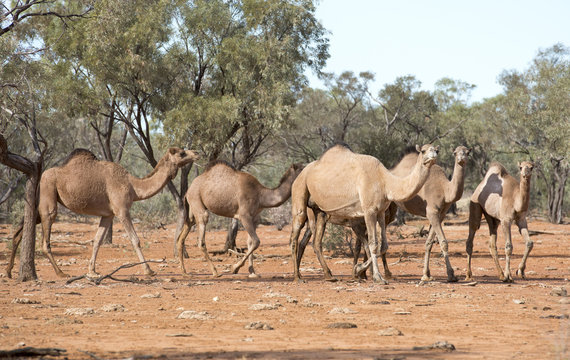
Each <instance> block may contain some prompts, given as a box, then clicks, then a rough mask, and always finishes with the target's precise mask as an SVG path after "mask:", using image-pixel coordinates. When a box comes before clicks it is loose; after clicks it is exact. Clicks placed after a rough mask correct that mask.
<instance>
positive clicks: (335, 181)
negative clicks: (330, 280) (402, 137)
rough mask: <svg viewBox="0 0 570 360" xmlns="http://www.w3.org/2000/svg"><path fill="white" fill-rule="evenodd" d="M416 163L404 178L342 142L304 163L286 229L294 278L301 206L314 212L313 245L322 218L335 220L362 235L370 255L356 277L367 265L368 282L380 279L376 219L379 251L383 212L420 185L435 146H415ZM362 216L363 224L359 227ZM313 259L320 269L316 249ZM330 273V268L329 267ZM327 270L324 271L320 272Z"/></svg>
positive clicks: (301, 223) (297, 277)
mask: <svg viewBox="0 0 570 360" xmlns="http://www.w3.org/2000/svg"><path fill="white" fill-rule="evenodd" d="M417 150H418V151H419V152H421V156H419V157H418V161H417V165H416V166H415V167H414V169H413V171H412V172H411V173H410V174H409V175H408V176H406V177H397V176H395V175H392V174H391V173H390V172H389V171H388V170H387V169H386V168H385V167H384V165H382V163H380V161H379V160H378V159H376V158H374V157H372V156H368V155H362V154H356V153H354V152H352V151H351V150H350V149H349V148H348V147H347V146H343V145H335V146H333V147H332V148H330V149H329V150H327V151H326V152H325V153H324V154H323V155H322V156H321V157H320V159H318V160H317V161H315V162H313V163H311V164H310V166H307V167H306V168H305V170H303V172H302V173H301V175H300V176H299V177H298V179H297V180H296V181H295V183H294V184H293V188H292V216H293V219H292V229H291V238H290V243H291V252H292V258H293V271H294V275H293V276H294V280H297V281H298V280H300V274H299V262H298V243H297V242H298V238H299V233H300V231H301V229H302V227H303V226H304V224H305V222H306V219H307V207H310V208H312V209H313V211H314V212H315V218H316V225H315V240H314V241H315V243H317V244H320V243H321V242H322V236H323V234H324V227H325V225H326V221H327V220H328V218H332V219H335V220H334V221H335V222H336V223H342V224H343V225H348V226H351V227H353V229H356V230H355V231H357V236H358V237H360V238H363V239H366V237H364V235H363V234H364V233H366V234H367V237H368V239H367V241H366V243H367V244H368V248H369V252H370V255H371V256H369V258H368V260H367V261H366V262H365V263H364V264H362V265H358V266H355V268H354V274H356V275H358V274H360V273H362V272H363V271H365V270H366V269H367V268H368V267H369V266H370V265H372V272H373V280H374V281H376V282H382V283H386V281H385V280H384V278H383V277H382V275H381V274H380V271H379V270H378V261H377V257H376V256H377V250H378V234H377V230H376V223H377V222H378V224H379V225H380V229H381V239H382V245H381V248H380V251H381V253H386V250H387V249H388V243H387V240H386V226H385V211H386V210H387V209H388V207H389V206H390V202H391V201H404V200H407V199H409V198H411V197H412V196H414V195H415V194H417V192H418V191H419V190H420V189H421V187H422V186H423V184H424V182H425V181H426V180H427V177H428V175H429V170H430V168H431V166H432V165H433V164H434V163H435V161H436V158H437V148H436V147H434V146H432V145H430V144H427V145H424V146H423V147H422V148H421V149H420V148H419V147H417ZM362 219H364V224H365V226H359V225H360V224H362ZM317 257H318V258H319V262H320V263H321V266H323V269H326V268H328V267H326V262H325V259H324V257H323V256H322V253H321V252H320V251H319V252H318V253H317ZM329 272H330V271H329ZM329 275H330V274H327V273H326V270H325V276H329Z"/></svg>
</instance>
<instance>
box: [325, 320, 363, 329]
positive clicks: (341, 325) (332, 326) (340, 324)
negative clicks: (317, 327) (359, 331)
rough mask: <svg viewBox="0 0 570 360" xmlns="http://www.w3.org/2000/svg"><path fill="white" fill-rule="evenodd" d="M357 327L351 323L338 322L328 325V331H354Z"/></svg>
mask: <svg viewBox="0 0 570 360" xmlns="http://www.w3.org/2000/svg"><path fill="white" fill-rule="evenodd" d="M356 327H357V326H356V324H353V323H349V322H337V323H332V324H328V325H327V329H354V328H356Z"/></svg>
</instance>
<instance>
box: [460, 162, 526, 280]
mask: <svg viewBox="0 0 570 360" xmlns="http://www.w3.org/2000/svg"><path fill="white" fill-rule="evenodd" d="M518 166H519V169H520V183H519V182H517V180H516V179H515V178H514V177H512V176H511V175H509V174H508V173H507V170H506V169H505V167H504V166H503V165H501V164H499V163H497V162H495V163H492V164H491V167H490V168H489V170H487V173H486V174H485V178H483V181H481V183H480V184H479V185H478V186H477V188H476V189H475V192H474V193H473V195H472V196H471V202H470V203H469V236H468V238H467V242H466V244H465V247H466V251H467V276H466V280H468V281H472V280H473V273H472V272H471V257H472V254H473V238H474V237H475V232H476V231H477V230H478V229H479V227H480V226H481V215H485V219H486V220H487V224H488V225H489V233H490V235H491V239H490V241H489V250H490V252H491V255H492V256H493V260H494V261H495V266H496V268H497V272H498V273H499V278H500V279H501V280H502V281H504V282H513V278H512V276H511V270H510V261H511V255H512V253H513V245H512V242H511V224H512V223H513V222H515V223H516V224H517V226H518V228H519V232H520V233H521V235H522V237H523V239H524V241H525V243H526V249H525V252H524V255H523V258H522V260H521V263H520V265H519V268H518V270H517V275H519V276H520V277H521V278H523V279H525V275H524V271H525V268H526V259H527V258H528V255H529V254H530V251H531V250H532V247H533V242H532V240H531V239H530V236H529V234H528V226H527V223H526V213H527V211H528V205H529V198H530V178H531V176H532V169H533V167H534V164H533V163H532V162H529V161H523V162H520V163H518ZM499 224H501V225H502V227H503V234H504V236H505V258H506V262H505V271H503V270H502V269H501V265H500V264H499V259H498V255H497V228H498V227H499Z"/></svg>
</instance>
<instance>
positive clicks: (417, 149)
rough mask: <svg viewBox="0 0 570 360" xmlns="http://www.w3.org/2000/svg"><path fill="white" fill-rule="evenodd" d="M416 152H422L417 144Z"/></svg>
mask: <svg viewBox="0 0 570 360" xmlns="http://www.w3.org/2000/svg"><path fill="white" fill-rule="evenodd" d="M416 151H417V152H422V149H421V148H420V146H419V145H417V144H416Z"/></svg>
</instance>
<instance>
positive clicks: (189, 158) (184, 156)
mask: <svg viewBox="0 0 570 360" xmlns="http://www.w3.org/2000/svg"><path fill="white" fill-rule="evenodd" d="M167 156H168V160H169V161H170V162H171V163H173V164H175V165H176V167H178V168H181V167H183V166H184V165H188V164H190V163H191V162H194V161H196V160H198V159H199V158H200V156H198V154H196V153H195V152H194V151H192V150H185V149H181V148H178V147H171V148H170V149H168V152H167Z"/></svg>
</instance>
